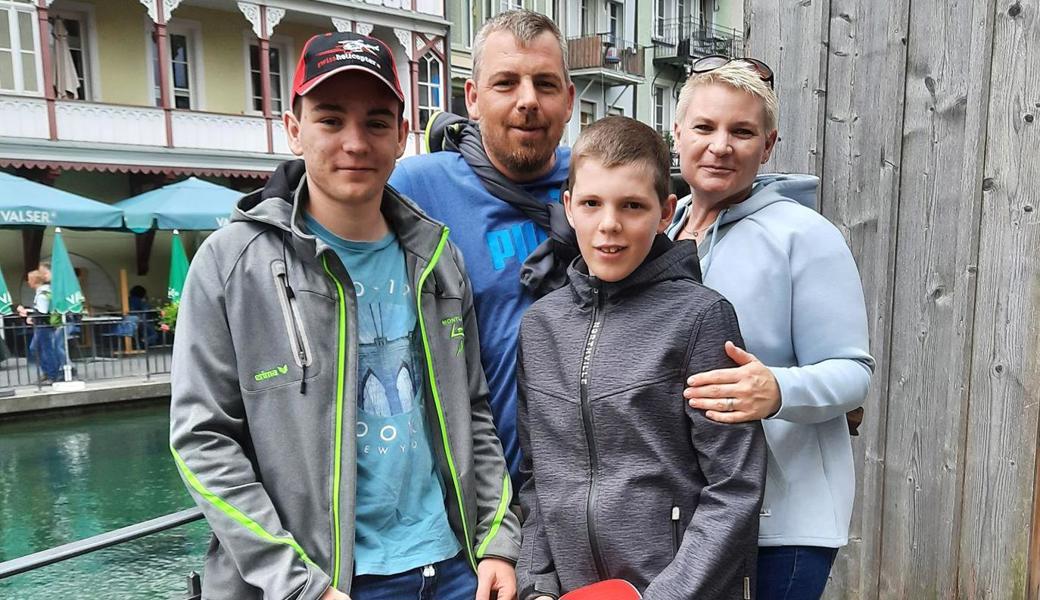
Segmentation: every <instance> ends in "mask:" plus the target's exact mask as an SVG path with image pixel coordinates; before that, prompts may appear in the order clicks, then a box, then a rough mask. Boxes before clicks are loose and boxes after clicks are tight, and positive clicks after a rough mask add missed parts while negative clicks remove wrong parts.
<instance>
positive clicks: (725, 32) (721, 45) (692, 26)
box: [652, 17, 744, 63]
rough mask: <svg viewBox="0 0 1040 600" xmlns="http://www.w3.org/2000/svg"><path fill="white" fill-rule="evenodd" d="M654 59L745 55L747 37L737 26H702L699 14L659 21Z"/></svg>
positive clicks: (683, 61)
mask: <svg viewBox="0 0 1040 600" xmlns="http://www.w3.org/2000/svg"><path fill="white" fill-rule="evenodd" d="M652 37H653V40H654V60H655V61H658V62H677V63H685V62H688V61H691V60H696V59H698V58H701V57H703V56H708V55H711V54H721V55H723V56H729V57H737V56H744V38H743V36H741V34H740V32H739V31H737V30H736V29H732V28H729V27H719V26H717V25H706V24H705V25H702V24H701V23H700V20H699V19H697V18H695V17H683V18H681V19H668V20H665V21H662V22H660V23H657V24H655V26H654V32H653V36H652Z"/></svg>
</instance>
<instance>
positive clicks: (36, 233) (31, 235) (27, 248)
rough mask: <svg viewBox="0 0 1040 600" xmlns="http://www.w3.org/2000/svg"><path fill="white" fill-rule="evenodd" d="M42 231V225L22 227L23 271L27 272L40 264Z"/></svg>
mask: <svg viewBox="0 0 1040 600" xmlns="http://www.w3.org/2000/svg"><path fill="white" fill-rule="evenodd" d="M43 232H44V228H43V227H26V228H23V229H22V268H23V269H24V271H23V273H28V272H29V271H32V270H33V269H35V268H36V267H38V266H39V265H40V252H41V250H43ZM23 279H24V277H23Z"/></svg>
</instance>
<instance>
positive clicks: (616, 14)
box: [607, 2, 623, 46]
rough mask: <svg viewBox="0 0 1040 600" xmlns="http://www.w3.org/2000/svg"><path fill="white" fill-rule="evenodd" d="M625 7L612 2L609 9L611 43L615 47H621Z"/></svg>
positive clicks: (608, 20) (608, 19)
mask: <svg viewBox="0 0 1040 600" xmlns="http://www.w3.org/2000/svg"><path fill="white" fill-rule="evenodd" d="M622 8H623V6H622V5H621V4H618V3H617V2H611V3H609V4H608V8H607V22H608V26H609V31H610V41H611V42H613V43H614V44H615V45H618V46H620V44H619V43H618V42H619V37H618V36H620V35H621V10H622Z"/></svg>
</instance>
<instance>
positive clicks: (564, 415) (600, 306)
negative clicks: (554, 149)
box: [517, 117, 766, 600]
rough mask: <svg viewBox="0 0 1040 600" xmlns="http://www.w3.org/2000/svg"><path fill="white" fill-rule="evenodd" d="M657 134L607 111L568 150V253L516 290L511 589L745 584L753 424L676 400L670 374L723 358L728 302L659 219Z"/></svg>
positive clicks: (729, 333)
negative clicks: (715, 417) (564, 276)
mask: <svg viewBox="0 0 1040 600" xmlns="http://www.w3.org/2000/svg"><path fill="white" fill-rule="evenodd" d="M669 164H670V158H669V153H668V148H667V146H666V145H665V144H664V141H663V140H662V139H661V137H660V136H659V135H658V134H656V133H655V132H654V131H653V130H652V129H651V128H649V127H647V126H646V125H643V124H641V123H638V122H637V121H634V120H632V119H628V118H624V117H609V118H606V119H602V120H600V121H597V122H596V123H594V124H593V125H592V126H590V127H589V128H588V129H586V130H585V131H584V132H582V134H581V136H580V137H579V138H578V141H577V143H576V144H575V145H574V147H573V149H572V154H571V165H570V173H569V177H568V181H569V184H570V185H569V187H570V190H569V192H567V193H565V194H564V205H565V207H566V213H567V217H568V219H569V220H570V222H571V224H572V225H573V226H574V229H575V232H576V233H577V238H578V247H579V249H580V250H581V257H580V258H578V259H577V260H575V262H574V263H573V264H572V266H571V268H570V271H569V276H570V281H569V285H568V286H567V287H566V288H563V289H560V290H557V291H555V292H553V293H551V294H549V295H547V296H545V297H544V298H542V299H541V300H539V301H537V302H535V303H534V305H532V307H531V309H530V310H528V312H527V314H526V315H525V316H524V318H523V322H522V324H521V327H520V344H519V354H518V363H519V366H518V370H517V380H518V385H519V403H518V419H519V432H520V445H521V448H522V449H523V454H524V460H523V462H522V464H521V474H522V475H523V476H524V477H526V481H525V483H524V485H523V488H522V489H521V491H520V502H521V506H522V509H523V513H524V517H525V520H524V525H523V544H522V548H521V555H520V561H519V563H518V564H517V578H518V583H519V586H520V590H521V595H520V597H521V600H528V599H531V598H557V597H559V596H560V594H562V593H566V592H568V591H570V590H573V589H575V588H579V587H581V586H584V585H587V584H590V583H593V582H596V581H600V580H604V579H611V578H619V579H625V580H628V581H629V582H630V583H632V584H633V585H635V587H636V588H638V589H639V591H640V592H642V593H643V594H644V597H645V598H648V599H662V598H668V599H680V598H682V599H688V600H692V599H694V598H696V599H698V600H709V599H714V598H727V599H728V598H750V597H751V595H752V592H753V590H754V573H755V556H756V551H757V544H758V539H757V534H758V516H759V515H758V511H759V508H760V506H761V502H762V490H763V487H764V484H765V464H766V452H765V439H764V437H763V433H762V428H761V425H760V424H759V423H758V422H757V421H756V422H749V423H744V424H741V425H740V426H732V425H729V426H727V425H724V424H720V423H716V422H714V421H712V420H710V419H708V418H706V417H705V415H704V412H703V411H699V410H693V409H690V408H689V407H688V406H685V405H683V404H680V403H676V402H675V398H676V396H677V395H681V393H682V387H683V383H682V379H683V374H684V373H698V372H701V371H705V370H710V369H718V368H726V367H731V366H733V362H732V360H731V359H730V358H729V357H728V356H726V353H725V351H724V350H723V346H724V344H725V342H726V341H727V340H730V341H733V342H735V343H737V344H738V345H739V344H740V340H741V338H740V330H739V328H738V326H737V318H736V315H735V314H734V312H733V307H732V306H731V305H730V303H729V302H727V301H726V300H725V299H724V298H723V297H722V296H720V295H719V294H717V293H716V292H714V291H712V290H710V289H708V288H706V287H704V286H702V285H700V284H699V283H697V280H698V269H697V253H696V251H695V250H694V246H693V244H692V243H689V242H679V243H674V244H673V243H672V242H670V241H668V240H667V238H665V236H663V235H660V234H661V233H662V232H663V231H664V230H665V228H666V227H667V226H668V224H669V223H670V221H671V217H672V213H673V211H674V208H675V196H674V195H671V194H669V189H668V172H669Z"/></svg>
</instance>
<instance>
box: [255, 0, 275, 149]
mask: <svg viewBox="0 0 1040 600" xmlns="http://www.w3.org/2000/svg"><path fill="white" fill-rule="evenodd" d="M270 37H271V36H270V33H268V31H267V7H266V6H264V5H262V4H261V5H260V36H259V37H258V39H259V44H260V46H259V48H258V49H257V57H256V59H257V61H258V62H259V63H260V97H261V100H260V109H261V111H262V112H263V113H264V127H265V129H266V130H267V153H268V154H273V153H274V131H273V129H274V128H273V127H272V124H271V42H270Z"/></svg>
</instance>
